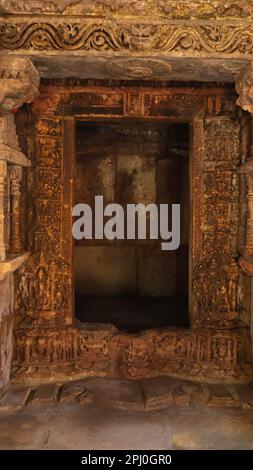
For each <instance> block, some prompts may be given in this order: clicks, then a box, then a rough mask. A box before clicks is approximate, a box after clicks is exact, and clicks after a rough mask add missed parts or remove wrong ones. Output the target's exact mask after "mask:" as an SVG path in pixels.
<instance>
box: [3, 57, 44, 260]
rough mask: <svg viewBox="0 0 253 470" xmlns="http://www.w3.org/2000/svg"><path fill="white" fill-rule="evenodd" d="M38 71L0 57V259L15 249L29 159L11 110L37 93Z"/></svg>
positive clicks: (18, 246)
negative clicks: (22, 184)
mask: <svg viewBox="0 0 253 470" xmlns="http://www.w3.org/2000/svg"><path fill="white" fill-rule="evenodd" d="M38 85H39V74H38V72H37V70H36V68H35V67H34V65H33V64H32V62H31V61H30V60H29V59H23V58H14V57H1V58H0V261H4V260H5V259H6V253H8V252H11V253H19V252H20V250H21V237H20V183H21V177H22V167H27V166H30V161H29V160H28V158H27V157H26V156H25V155H24V154H23V153H22V152H21V150H20V146H19V142H18V137H17V133H16V126H15V122H14V115H13V113H12V112H11V111H13V110H14V109H15V108H18V107H19V106H22V105H23V104H24V103H30V102H31V101H32V100H33V99H35V98H36V97H37V96H38Z"/></svg>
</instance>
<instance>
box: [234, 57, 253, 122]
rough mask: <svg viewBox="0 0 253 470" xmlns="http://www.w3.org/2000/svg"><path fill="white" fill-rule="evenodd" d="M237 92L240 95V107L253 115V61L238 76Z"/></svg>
mask: <svg viewBox="0 0 253 470" xmlns="http://www.w3.org/2000/svg"><path fill="white" fill-rule="evenodd" d="M236 91H237V93H238V95H239V98H238V100H237V104H238V106H241V108H242V109H244V111H248V112H249V113H251V114H252V115H253V61H251V62H249V64H248V65H247V67H246V68H245V69H244V70H243V72H242V73H241V74H240V75H239V76H238V78H237V80H236Z"/></svg>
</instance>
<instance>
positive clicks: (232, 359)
mask: <svg viewBox="0 0 253 470" xmlns="http://www.w3.org/2000/svg"><path fill="white" fill-rule="evenodd" d="M235 100H236V97H235V94H234V92H233V90H232V89H231V88H220V89H219V88H209V89H205V88H199V89H196V88H188V89H187V88H184V87H175V88H170V87H161V88H159V87H158V88H150V87H148V86H146V87H145V86H143V87H139V88H138V92H137V91H136V87H131V86H127V84H125V86H124V87H120V88H117V87H111V86H103V87H101V86H98V85H96V84H94V85H93V86H91V85H89V84H80V82H79V84H77V85H74V84H72V85H71V84H69V85H68V86H61V85H59V84H58V85H53V84H52V85H42V86H41V89H40V97H39V99H37V100H36V101H34V103H33V104H32V107H31V112H30V113H29V118H30V120H29V126H28V127H29V135H28V142H29V145H28V154H29V157H30V158H31V160H32V168H31V170H30V171H29V175H28V188H27V189H28V198H27V202H28V226H27V231H28V232H29V234H30V240H29V250H30V251H31V252H32V253H33V254H32V255H31V257H30V258H29V260H28V262H27V263H26V264H25V265H24V266H23V267H22V268H21V269H20V270H19V271H18V272H17V275H16V294H17V296H16V352H15V358H14V364H13V373H14V380H16V381H23V380H30V381H34V380H48V378H49V377H51V378H54V379H55V380H59V379H64V377H66V374H70V376H72V377H73V378H78V377H83V376H89V375H95V376H108V377H126V378H142V377H153V376H157V375H166V374H167V375H172V376H175V377H183V378H190V379H193V380H194V379H195V380H199V379H202V380H206V381H223V380H224V381H237V380H240V381H243V380H245V381H247V380H250V378H251V370H252V369H251V363H250V361H251V355H250V336H249V310H248V309H249V305H248V302H249V297H250V296H249V285H248V284H249V282H248V280H249V279H248V278H247V277H246V276H245V275H244V273H243V271H242V270H241V268H240V267H239V264H238V262H237V257H238V254H243V246H244V245H243V243H244V238H245V235H244V234H243V233H242V234H240V233H238V231H237V228H238V227H239V225H240V223H241V220H240V222H239V195H240V191H241V190H242V187H241V185H243V184H245V181H244V180H245V177H244V176H240V174H239V172H238V168H239V167H240V164H241V159H242V158H244V157H245V155H244V154H243V148H242V143H241V142H242V140H243V142H244V145H245V148H246V147H247V143H246V142H245V141H246V140H247V129H248V127H249V123H248V120H247V118H246V117H240V115H238V112H237V108H236V106H235ZM239 114H240V113H239ZM108 118H111V119H112V118H113V119H118V120H122V119H126V118H127V119H131V118H135V119H136V118H141V119H147V120H148V119H150V120H153V119H154V118H155V119H156V121H157V122H164V121H172V122H180V121H181V122H182V121H184V122H189V123H190V127H191V136H192V138H191V154H192V158H191V174H192V175H193V176H192V179H194V185H192V209H193V218H192V220H193V224H192V231H191V232H192V235H191V239H192V240H191V245H192V254H193V255H192V266H191V272H192V277H191V280H190V283H191V291H192V293H193V296H192V312H191V328H190V329H189V330H182V329H177V328H167V329H163V330H151V331H145V332H143V333H141V334H139V335H130V334H129V335H128V334H123V333H121V332H119V331H118V330H117V329H116V328H114V327H112V326H110V325H108V327H104V326H101V325H96V326H95V325H91V324H81V325H79V326H78V325H76V324H75V322H74V323H73V312H72V309H71V298H72V295H73V279H72V276H73V269H72V252H71V246H72V245H73V240H72V234H71V226H72V216H71V212H72V202H73V199H72V198H73V181H74V172H73V168H74V164H73V161H74V158H75V148H74V145H75V143H74V135H75V132H74V130H75V121H76V120H77V119H82V120H94V119H100V120H101V119H103V120H104V119H108ZM243 127H245V129H246V130H245V131H244V135H245V137H244V139H241V129H242V128H243ZM224 142H225V143H226V145H224ZM242 154H243V155H242ZM193 156H194V158H193ZM239 156H240V158H239ZM224 176H225V177H224ZM216 214H217V217H215V215H216ZM235 227H236V229H235ZM25 286H26V287H25ZM210 287H211V289H210ZM45 293H47V294H45Z"/></svg>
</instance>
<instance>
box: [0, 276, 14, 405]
mask: <svg viewBox="0 0 253 470" xmlns="http://www.w3.org/2000/svg"><path fill="white" fill-rule="evenodd" d="M12 293H13V279H12V275H11V274H9V275H6V276H5V277H4V279H2V280H1V281H0V396H1V395H2V393H3V392H4V391H5V390H6V388H7V386H8V383H9V379H10V370H11V360H12V353H13V323H14V318H13V310H12V309H11V308H10V301H11V298H12Z"/></svg>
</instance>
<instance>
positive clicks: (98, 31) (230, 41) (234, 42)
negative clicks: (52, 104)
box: [0, 22, 253, 56]
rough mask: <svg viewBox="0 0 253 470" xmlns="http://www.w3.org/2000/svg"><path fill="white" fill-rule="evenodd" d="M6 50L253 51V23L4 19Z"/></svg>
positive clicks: (0, 29)
mask: <svg viewBox="0 0 253 470" xmlns="http://www.w3.org/2000/svg"><path fill="white" fill-rule="evenodd" d="M0 49H2V50H3V49H7V50H19V49H20V50H22V49H33V50H37V51H42V50H65V51H78V50H86V51H90V50H94V51H107V50H114V51H124V50H128V49H130V50H136V51H164V52H165V51H166V52H172V51H175V52H189V51H191V52H195V53H197V52H206V53H209V54H210V53H216V54H223V53H224V54H231V55H233V54H236V53H240V54H241V55H244V56H250V55H251V54H252V52H253V28H252V25H249V26H248V27H247V28H245V27H244V26H243V25H237V24H234V25H219V24H216V25H211V24H205V25H201V26H199V25H195V26H193V25H187V24H181V23H180V24H178V23H177V24H172V25H168V24H159V25H158V24H156V25H154V24H147V23H141V22H140V23H137V24H131V23H130V24H129V23H128V24H126V23H122V24H121V23H118V24H115V25H111V24H107V23H106V22H103V23H99V22H98V23H95V24H92V25H91V24H90V23H87V24H86V23H85V22H83V23H82V22H81V23H74V22H73V23H72V22H66V23H64V22H63V23H56V22H55V23H47V22H44V23H35V22H31V23H29V22H27V23H17V24H15V23H3V22H2V23H1V25H0Z"/></svg>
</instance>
